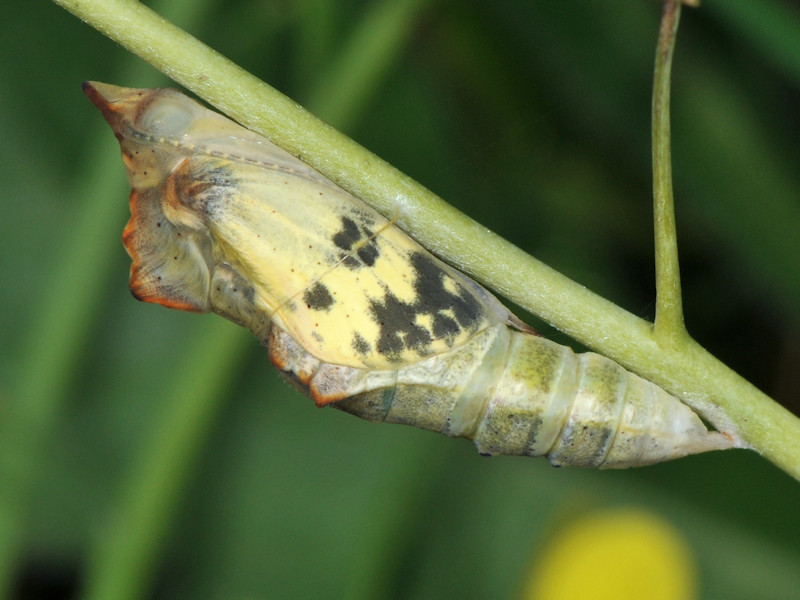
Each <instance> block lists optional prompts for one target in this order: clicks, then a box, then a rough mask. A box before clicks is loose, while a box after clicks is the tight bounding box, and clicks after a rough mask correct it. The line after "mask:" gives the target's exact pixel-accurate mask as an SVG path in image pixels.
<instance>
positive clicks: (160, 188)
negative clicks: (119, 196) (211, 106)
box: [83, 82, 211, 311]
mask: <svg viewBox="0 0 800 600" xmlns="http://www.w3.org/2000/svg"><path fill="white" fill-rule="evenodd" d="M83 91H84V92H85V93H86V95H87V96H88V97H89V99H90V100H91V101H92V103H93V104H94V105H95V106H97V108H99V109H100V112H102V113H103V117H104V118H105V120H106V121H108V124H109V125H110V126H111V128H112V129H113V131H114V135H115V136H116V137H117V140H118V141H119V143H120V147H121V149H122V157H123V161H124V163H125V169H126V171H127V174H128V180H129V181H130V184H131V195H130V209H131V218H130V221H128V224H127V226H126V227H125V230H124V232H123V234H122V240H123V244H124V245H125V249H126V250H127V251H128V254H129V255H130V257H131V259H132V260H133V264H132V265H131V275H130V289H131V293H132V294H133V295H134V296H135V297H136V298H138V299H139V300H142V301H144V302H155V303H157V304H161V305H163V306H166V307H169V308H176V309H180V310H189V311H208V310H210V307H211V306H210V300H209V288H210V279H211V275H210V271H209V260H210V243H211V242H210V239H209V236H208V232H207V230H206V229H205V228H204V227H203V226H202V223H201V220H200V216H199V215H198V214H197V211H196V208H194V207H193V206H192V204H193V203H192V202H191V199H192V197H193V196H194V195H196V194H197V193H198V191H199V190H198V187H197V185H194V186H193V185H191V184H190V183H189V182H190V181H191V177H190V175H189V174H188V173H187V172H186V171H187V169H188V168H189V163H188V161H187V160H186V159H187V156H188V151H187V150H186V149H185V144H184V145H183V146H182V145H181V139H182V136H183V134H184V131H185V129H186V127H187V125H188V123H190V122H191V121H192V120H193V119H195V118H196V116H197V115H198V113H202V112H203V111H205V109H204V108H203V107H202V106H200V105H199V104H197V103H196V102H194V101H192V100H190V99H189V98H187V97H185V96H183V95H182V94H180V93H179V92H177V91H175V90H168V89H134V88H123V87H117V86H114V85H109V84H105V83H97V82H86V83H84V84H83ZM187 200H188V201H187Z"/></svg>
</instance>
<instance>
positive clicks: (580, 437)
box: [84, 83, 731, 468]
mask: <svg viewBox="0 0 800 600" xmlns="http://www.w3.org/2000/svg"><path fill="white" fill-rule="evenodd" d="M84 90H85V91H86V93H87V95H88V96H89V98H90V99H91V100H92V102H94V104H95V105H96V106H97V107H98V108H100V110H101V111H102V113H103V116H104V117H105V118H106V120H107V121H108V122H109V124H110V125H111V127H112V129H113V130H114V132H115V134H116V136H117V139H118V140H119V142H120V146H121V148H122V154H123V159H124V163H125V166H126V170H127V173H128V179H129V181H130V183H131V188H132V189H131V197H130V205H131V219H130V221H129V222H128V225H127V227H126V228H125V231H124V233H123V242H124V244H125V247H126V249H127V250H128V253H129V254H130V255H131V258H132V259H133V265H132V267H131V291H132V292H133V294H134V295H135V296H136V297H137V298H139V299H140V300H144V301H147V302H155V303H159V304H162V305H164V306H167V307H170V308H178V309H182V310H192V311H200V312H203V311H214V312H216V313H218V314H220V315H222V316H224V317H226V318H228V319H230V320H232V321H234V322H236V323H238V324H240V325H243V326H245V327H247V328H249V329H250V330H251V331H252V332H253V333H254V334H255V335H256V336H257V337H258V338H259V339H261V340H262V341H263V342H264V343H265V344H266V345H267V346H268V348H269V355H270V359H271V361H272V362H273V364H274V365H275V366H276V367H277V368H278V369H279V370H280V372H281V373H282V374H283V375H284V376H285V377H286V378H287V379H289V381H291V382H292V383H294V384H295V385H296V386H297V387H298V388H299V389H300V390H302V391H303V392H304V393H306V394H308V395H309V396H311V397H312V398H313V399H314V401H315V402H316V403H317V404H318V405H320V406H323V405H327V404H330V405H332V406H334V407H336V408H339V409H341V410H345V411H347V412H350V413H353V414H355V415H358V416H359V417H362V418H364V419H367V420H370V421H376V422H387V423H403V424H407V425H414V426H416V427H420V428H422V429H427V430H431V431H437V432H441V433H444V434H446V435H451V436H459V437H466V438H469V439H472V440H474V442H475V444H476V445H477V447H478V449H479V451H480V452H481V453H483V454H487V455H494V454H510V455H523V456H547V457H548V458H549V460H550V461H551V462H552V463H553V464H555V465H577V466H587V467H601V468H603V467H605V468H613V467H628V466H637V465H644V464H650V463H653V462H658V461H662V460H668V459H671V458H677V457H680V456H685V455H687V454H693V453H697V452H703V451H706V450H715V449H721V448H727V447H730V445H731V444H730V441H729V440H728V439H727V438H726V437H725V436H723V435H721V434H719V433H717V432H709V431H708V430H707V429H706V428H705V426H704V425H703V423H702V422H701V420H700V419H699V417H698V416H697V415H696V414H695V413H694V412H692V411H691V410H690V409H689V408H688V407H687V406H685V405H684V404H682V403H681V402H680V401H679V400H678V399H677V398H675V397H673V396H671V395H669V394H668V393H666V392H665V391H663V390H662V389H660V388H659V387H657V386H655V385H653V384H652V383H649V382H647V381H645V380H643V379H641V378H640V377H637V376H636V375H634V374H632V373H630V372H628V371H626V370H625V369H623V368H622V367H620V366H619V365H617V364H616V363H614V362H612V361H610V360H608V359H606V358H603V357H602V356H599V355H597V354H593V353H585V354H577V355H576V354H574V353H573V352H572V350H570V349H569V348H567V347H565V346H561V345H558V344H555V343H553V342H551V341H548V340H546V339H543V338H541V337H538V336H535V335H532V334H531V332H530V330H529V328H527V326H525V325H524V324H522V323H521V322H520V321H519V320H518V319H516V317H514V316H513V315H512V314H511V313H509V312H508V310H507V309H506V308H505V307H504V306H503V305H502V304H501V303H500V302H499V301H498V300H497V299H496V298H495V297H494V296H492V295H491V294H490V293H489V292H488V291H486V290H485V289H484V288H483V287H481V286H480V285H478V284H477V283H476V282H474V281H473V280H472V279H470V278H469V277H467V276H466V275H464V274H463V273H461V272H459V271H457V270H456V269H454V268H452V267H450V266H448V265H446V264H444V263H443V262H441V261H440V260H438V259H437V258H435V257H434V256H433V255H431V254H430V253H429V252H427V250H425V249H424V248H422V247H421V246H420V245H419V244H417V243H416V242H415V241H414V240H412V239H411V238H410V237H408V236H407V235H406V234H405V233H403V232H402V231H401V230H400V229H399V228H397V227H396V226H395V225H394V224H393V223H392V222H390V221H388V220H387V219H386V218H384V217H383V216H382V215H380V214H379V213H377V212H376V211H374V210H373V209H371V208H370V207H368V206H367V205H366V204H364V203H363V202H361V201H360V200H358V199H357V198H355V197H353V196H352V195H350V194H348V193H347V192H345V191H344V190H342V189H341V188H339V187H337V186H336V185H334V184H333V183H332V182H330V181H329V180H327V179H326V178H325V177H323V176H322V175H320V174H319V173H318V172H316V171H314V170H313V169H311V168H310V167H309V166H307V165H306V164H304V163H303V162H301V161H299V160H298V159H296V158H295V157H293V156H291V155H290V154H288V153H287V152H285V151H283V150H281V149H280V148H278V147H277V146H275V145H274V144H272V143H271V142H269V141H268V140H267V139H265V138H263V137H261V136H259V135H257V134H255V133H253V132H251V131H249V130H247V129H245V128H243V127H241V126H239V125H237V124H236V123H234V122H232V121H230V120H229V119H227V118H225V117H223V116H221V115H219V114H217V113H214V112H212V111H210V110H208V109H206V108H204V107H202V106H201V105H199V104H198V103H196V102H194V101H193V100H190V99H189V98H187V97H186V96H184V95H183V94H181V93H180V92H177V91H175V90H165V89H156V90H140V89H130V88H120V87H116V86H111V85H107V84H100V83H86V84H84Z"/></svg>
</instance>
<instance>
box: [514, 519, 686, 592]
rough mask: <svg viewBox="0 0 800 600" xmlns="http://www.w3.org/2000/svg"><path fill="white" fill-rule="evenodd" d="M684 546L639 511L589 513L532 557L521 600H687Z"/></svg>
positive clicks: (669, 528) (667, 526)
mask: <svg viewBox="0 0 800 600" xmlns="http://www.w3.org/2000/svg"><path fill="white" fill-rule="evenodd" d="M696 597H697V582H696V574H695V565H694V561H693V559H692V556H691V551H690V549H689V546H688V544H687V543H686V541H685V540H684V539H683V537H682V536H681V534H680V533H679V532H678V530H677V529H675V527H673V526H672V525H671V524H670V523H669V522H667V521H666V520H665V519H663V518H662V517H660V516H658V515H656V514H653V513H650V512H647V511H644V510H641V509H630V508H629V509H613V510H604V511H600V512H595V513H592V514H589V515H586V516H583V517H580V518H579V519H576V520H575V521H573V522H571V523H569V524H567V525H566V526H565V527H563V528H562V529H561V530H559V531H557V532H555V534H554V536H553V538H552V539H551V540H550V541H549V543H548V544H547V545H546V546H545V548H543V550H542V551H541V552H540V554H539V556H538V557H537V560H536V564H535V565H534V568H533V570H532V573H531V578H530V580H529V582H528V585H527V586H526V590H525V594H524V596H523V598H524V599H525V600H560V599H564V600H573V599H575V598H580V599H582V600H586V599H597V600H600V599H608V600H611V599H613V600H627V599H630V600H642V599H647V600H692V599H694V598H696Z"/></svg>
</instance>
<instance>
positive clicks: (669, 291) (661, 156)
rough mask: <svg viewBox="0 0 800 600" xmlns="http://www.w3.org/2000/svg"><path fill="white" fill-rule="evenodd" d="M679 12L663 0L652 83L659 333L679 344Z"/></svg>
mask: <svg viewBox="0 0 800 600" xmlns="http://www.w3.org/2000/svg"><path fill="white" fill-rule="evenodd" d="M680 12H681V4H680V1H679V0H666V1H665V2H664V11H663V13H662V16H661V30H660V32H659V36H658V48H657V50H656V65H655V77H654V82H653V217H654V223H655V250H656V251H655V262H656V319H655V324H654V332H655V337H656V341H657V342H658V343H659V345H665V346H674V345H676V344H677V343H679V342H680V341H681V340H682V339H685V337H686V335H687V334H686V328H685V326H684V323H683V303H682V300H681V274H680V265H679V263H678V235H677V230H676V225H675V203H674V199H673V192H672V155H671V148H670V121H669V97H670V78H671V74H672V55H673V53H674V50H675V37H676V34H677V31H678V21H679V20H680Z"/></svg>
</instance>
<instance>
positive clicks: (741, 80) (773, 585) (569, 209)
mask: <svg viewBox="0 0 800 600" xmlns="http://www.w3.org/2000/svg"><path fill="white" fill-rule="evenodd" d="M148 4H149V5H152V6H153V7H154V8H156V9H157V10H159V12H162V13H163V14H165V15H166V16H167V17H168V18H170V19H172V20H174V21H175V22H176V23H177V24H178V25H180V26H182V27H184V28H185V29H187V30H188V31H190V32H191V33H193V34H194V35H196V36H197V37H199V38H200V39H202V40H203V41H205V42H207V43H209V44H210V45H211V46H212V47H214V48H216V49H217V50H219V51H220V52H222V53H223V54H225V55H227V56H228V57H230V58H231V59H232V60H234V61H235V62H237V63H239V64H240V65H242V66H243V67H245V68H246V69H248V70H249V71H251V72H252V73H254V74H256V75H257V76H259V77H261V78H262V79H264V80H265V81H267V82H268V83H270V84H272V85H273V86H275V87H277V88H278V89H280V90H281V91H283V92H285V93H286V94H288V95H289V96H291V97H292V98H294V99H296V100H297V101H298V102H300V103H301V104H304V105H308V106H309V108H311V109H312V110H314V111H315V112H317V113H318V114H319V115H320V116H322V117H323V118H326V119H328V120H330V121H331V122H332V124H334V125H336V126H338V127H340V128H342V129H344V130H345V131H346V133H348V134H349V135H351V136H352V137H354V138H355V139H356V140H357V141H359V142H361V143H362V144H363V145H365V146H366V147H368V148H369V149H371V150H373V151H374V152H376V153H377V154H378V155H380V156H382V157H383V158H385V159H387V160H389V161H390V162H392V163H393V164H394V165H396V166H397V167H398V168H400V169H401V170H403V171H404V172H406V173H408V174H409V175H411V176H412V177H414V178H416V179H417V180H419V181H421V182H422V183H423V184H425V185H426V186H428V187H429V188H431V189H432V190H434V191H435V192H437V193H438V194H440V195H441V196H442V197H444V198H445V199H446V200H448V201H449V202H451V203H452V204H454V205H455V206H457V207H458V208H460V209H462V210H463V211H464V212H466V213H467V214H469V215H470V216H472V217H474V218H475V219H477V220H478V221H480V222H482V223H483V224H485V225H486V226H488V227H490V228H491V229H493V230H495V231H497V232H498V233H500V234H501V235H503V236H505V237H506V238H508V239H510V240H511V241H513V242H515V243H516V244H518V245H520V246H521V247H522V248H524V249H525V250H527V251H529V252H530V253H532V254H533V255H535V256H536V257H538V258H540V259H542V260H544V261H545V262H547V263H548V264H550V265H551V266H553V267H555V268H557V269H558V270H560V271H562V272H563V273H565V274H567V275H568V276H570V277H572V278H574V279H576V280H577V281H579V282H581V283H583V284H585V285H586V286H588V287H589V288H591V289H593V290H595V291H597V292H598V293H601V294H603V295H605V296H607V297H608V298H610V299H611V300H613V301H615V302H617V303H619V304H620V305H622V306H624V307H625V308H627V309H629V310H630V311H632V312H634V313H636V314H638V315H641V316H644V317H647V318H651V317H652V313H653V309H654V304H653V285H654V283H653V267H652V233H651V231H652V225H651V206H650V203H651V200H650V197H651V188H650V185H651V184H650V181H651V179H650V146H649V144H650V139H649V136H650V129H649V128H650V125H649V109H650V88H651V78H652V61H653V54H654V44H655V37H656V32H657V27H658V19H659V15H660V6H659V4H658V3H657V2H653V1H649V0H639V1H626V2H599V1H592V0H572V1H570V2H564V1H563V0H537V1H523V0H515V1H510V0H508V1H494V2H479V1H474V0H451V1H446V0H441V1H428V2H424V1H408V0H395V1H393V2H363V1H355V0H346V1H343V0H336V1H334V0H327V1H326V0H319V1H303V2H300V1H297V2H289V1H288V0H286V1H278V0H261V1H252V0H225V1H224V2H223V1H221V0H159V1H158V2H152V3H148ZM0 27H1V28H2V30H1V31H2V34H1V35H0V47H1V48H2V54H0V69H2V71H0V80H1V81H2V82H3V86H2V92H0V139H1V140H2V144H1V145H0V157H1V158H2V160H0V181H2V184H3V189H4V190H5V192H3V195H2V219H0V249H1V250H0V267H1V272H2V275H3V280H4V283H3V286H2V294H0V327H1V328H2V329H1V330H0V331H2V339H3V340H4V343H3V344H2V350H0V352H2V355H0V402H1V403H2V404H0V434H1V436H0V484H1V485H0V586H3V585H5V587H6V589H7V590H8V589H12V588H13V589H15V590H16V591H15V592H13V593H12V595H11V596H10V597H15V598H69V597H79V596H77V595H76V594H77V590H79V589H87V588H88V589H92V590H94V591H95V597H120V598H121V597H137V595H139V597H149V598H159V599H160V598H311V597H315V598H345V597H347V598H451V597H452V598H513V597H517V595H518V594H519V592H520V590H521V588H522V586H523V582H524V580H525V578H526V577H527V573H528V571H529V568H530V565H531V564H532V562H535V557H536V556H537V554H538V553H541V552H543V551H545V550H544V548H545V547H546V546H545V545H544V544H546V542H547V540H548V539H549V538H550V537H552V536H553V535H555V533H556V532H557V531H558V528H559V524H560V523H564V522H566V521H569V520H570V519H571V518H573V517H575V516H576V515H580V514H583V513H587V512H592V511H595V510H597V509H600V508H604V507H615V506H635V507H639V508H643V509H645V510H649V511H652V512H654V513H656V514H659V515H661V516H663V517H664V518H666V519H667V520H668V521H670V522H671V523H672V524H673V526H674V527H675V528H676V529H677V530H678V531H680V533H681V534H682V535H683V536H684V537H685V538H686V539H687V540H688V543H689V545H690V547H691V549H692V557H693V560H694V561H695V563H696V565H697V570H698V573H699V590H700V594H701V595H702V597H704V598H726V599H736V598H755V597H758V598H775V599H778V598H790V597H797V595H798V593H800V592H798V591H797V590H800V511H798V506H800V485H799V484H798V483H797V482H796V481H794V480H792V479H791V478H789V477H788V476H787V475H785V474H783V473H782V472H780V471H778V470H777V469H775V468H774V467H773V466H772V465H770V464H769V463H767V462H766V461H764V460H762V459H760V458H759V457H758V456H756V455H755V454H754V453H751V452H746V451H731V452H725V453H714V454H709V455H704V456H697V457H692V458H689V459H684V460H681V461H677V462H673V463H668V464H664V465H658V466H654V467H650V468H644V469H638V470H631V471H625V472H597V471H586V470H568V469H566V470H565V469H562V470H557V469H553V468H551V467H550V466H549V465H548V463H547V462H546V461H544V460H527V459H515V458H493V459H485V458H481V457H480V456H478V455H477V453H476V452H475V451H474V448H473V447H472V446H471V444H469V443H467V442H465V441H463V440H451V439H447V438H443V437H441V436H436V435H433V434H430V433H426V432H421V431H417V430H413V429H410V428H403V427H399V426H394V427H392V426H375V425H371V424H368V423H364V422H361V421H358V420H356V419H353V418H352V417H349V416H347V415H344V414H342V413H339V412H337V411H335V410H329V409H325V410H318V409H316V408H315V407H314V406H313V404H312V403H311V402H310V401H308V400H305V399H303V398H301V397H300V396H299V395H298V394H297V393H295V392H293V391H292V390H291V389H290V388H289V387H288V386H286V385H285V384H283V383H282V382H281V381H280V380H279V379H278V378H277V376H276V374H275V373H274V372H273V371H272V369H271V367H270V366H269V363H268V360H267V357H266V354H265V352H264V350H263V349H262V348H260V347H259V345H258V344H257V342H256V341H255V340H253V339H251V338H250V337H249V334H248V333H247V332H245V331H243V330H242V331H239V330H238V329H237V328H236V327H234V326H233V325H230V324H228V323H226V322H224V321H223V320H222V319H219V318H218V317H213V316H197V315H190V314H184V313H178V312H174V311H168V310H165V309H162V308H160V307H156V306H152V305H145V304H141V303H138V302H136V301H135V300H133V298H132V297H131V296H130V295H129V293H128V290H127V274H128V268H129V260H128V258H127V256H126V254H125V252H124V250H123V248H122V245H121V242H120V232H121V230H122V228H123V226H124V225H125V222H126V220H127V201H126V199H127V185H126V183H125V179H124V172H123V168H122V164H121V162H120V159H119V149H118V146H117V144H116V141H115V140H114V138H113V136H112V134H111V132H110V131H109V130H108V129H107V126H106V124H105V123H104V122H103V120H102V119H101V117H100V115H99V114H98V113H97V111H96V110H95V109H94V108H93V107H92V106H91V105H90V103H89V102H88V101H87V100H86V99H85V97H84V96H83V94H81V91H80V82H81V81H83V80H84V79H96V80H99V81H105V82H109V83H115V84H118V85H125V86H132V87H150V86H156V85H168V84H169V82H168V81H167V80H166V79H165V78H164V77H163V76H162V75H160V74H159V73H157V72H155V71H154V70H153V69H152V68H150V67H148V66H147V65H144V64H142V63H141V62H140V61H139V60H138V59H136V58H134V57H132V56H130V55H128V54H127V53H126V52H125V51H123V50H122V49H120V48H119V47H117V46H116V45H115V44H113V43H112V42H110V41H108V40H107V39H105V38H103V37H102V36H101V35H100V34H98V33H97V32H95V31H94V30H92V29H90V28H89V27H88V26H86V25H84V24H83V23H81V22H80V21H78V20H77V19H76V18H74V17H72V16H71V15H69V14H68V13H66V12H65V11H63V10H62V9H60V8H58V7H57V6H55V5H53V4H50V3H46V2H13V3H7V4H6V6H5V9H4V18H3V20H2V23H1V24H0ZM381 28H385V29H381ZM365 31H366V32H368V33H369V32H372V33H373V34H375V32H381V33H380V35H376V36H375V37H376V39H377V41H376V40H375V39H373V40H370V38H369V35H364V32H365ZM390 39H394V40H395V43H394V45H392V44H389V43H386V42H387V40H390ZM798 40H800V9H798V6H797V4H796V3H795V2H794V1H792V0H786V1H783V2H781V1H778V0H759V1H756V0H706V1H705V2H704V5H703V6H702V8H701V9H699V10H689V9H687V10H684V14H683V19H682V27H681V33H680V35H679V42H678V49H677V53H676V63H675V67H674V88H673V89H674V92H673V152H674V155H675V158H674V163H675V164H674V166H675V189H676V199H677V210H678V226H679V242H680V251H681V259H682V266H683V276H684V279H683V281H684V294H685V310H686V319H687V323H688V326H689V330H690V332H691V333H693V334H694V336H695V337H696V338H697V339H698V340H699V341H700V342H701V343H702V344H704V345H705V346H706V347H707V348H709V349H710V350H712V351H713V352H714V353H715V354H717V355H718V356H719V357H720V358H721V359H722V360H723V361H724V362H726V363H727V364H728V365H730V366H731V367H733V368H734V369H735V370H737V371H738V372H740V373H742V374H743V375H745V376H746V377H747V378H748V379H750V380H751V381H752V382H753V383H754V384H756V385H757V386H758V387H760V388H761V389H762V390H764V391H765V392H767V393H769V394H771V395H772V396H773V397H775V398H776V399H777V400H778V401H780V402H781V403H783V404H784V405H785V406H787V407H788V408H789V409H790V410H792V411H793V412H795V413H796V414H797V413H798V412H800V402H799V401H798V391H797V390H798V371H799V369H798V365H800V342H798V331H799V330H800V316H798V315H799V314H800V313H799V312H798V310H797V308H798V307H800V276H799V275H800V265H798V259H800V235H799V233H800V168H798V165H799V164H800V42H798ZM382 44H383V46H382ZM376 47H381V48H382V50H381V52H378V51H376V50H375V48H376ZM373 53H374V54H378V55H380V56H379V57H378V60H377V61H376V63H375V64H374V65H371V67H370V63H369V61H370V58H374V55H373ZM365 65H366V67H365ZM372 67H374V68H372ZM531 322H532V323H534V324H535V325H536V326H537V327H538V328H539V329H541V330H542V331H543V332H544V333H545V334H546V335H548V336H550V337H552V338H554V339H556V340H557V341H559V342H562V343H570V342H569V340H568V339H566V338H565V336H563V335H561V334H559V333H558V332H554V331H552V330H551V329H550V328H548V327H547V326H546V325H544V324H541V323H539V322H537V321H535V320H533V319H531ZM610 560H613V557H610ZM4 582H5V583H4ZM9 582H10V583H9ZM104 586H108V587H104ZM109 589H111V590H114V589H116V591H117V592H118V594H119V595H117V594H114V595H108V594H109V592H107V591H106V592H103V591H102V590H109ZM0 593H2V590H0Z"/></svg>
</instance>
